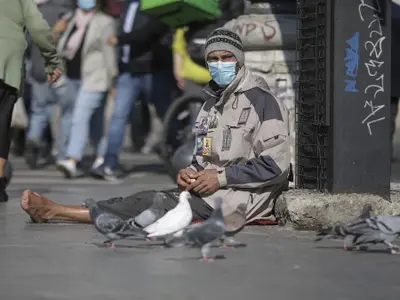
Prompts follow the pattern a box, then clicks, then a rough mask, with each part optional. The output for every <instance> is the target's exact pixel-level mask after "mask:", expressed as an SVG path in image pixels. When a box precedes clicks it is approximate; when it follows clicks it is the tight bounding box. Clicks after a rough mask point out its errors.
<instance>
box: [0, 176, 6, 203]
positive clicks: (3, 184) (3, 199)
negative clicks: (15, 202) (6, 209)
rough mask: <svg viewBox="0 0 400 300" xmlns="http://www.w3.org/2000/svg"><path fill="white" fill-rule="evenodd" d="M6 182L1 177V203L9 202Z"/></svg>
mask: <svg viewBox="0 0 400 300" xmlns="http://www.w3.org/2000/svg"><path fill="white" fill-rule="evenodd" d="M6 186H7V185H6V180H5V179H4V177H0V202H7V201H8V195H7V192H6Z"/></svg>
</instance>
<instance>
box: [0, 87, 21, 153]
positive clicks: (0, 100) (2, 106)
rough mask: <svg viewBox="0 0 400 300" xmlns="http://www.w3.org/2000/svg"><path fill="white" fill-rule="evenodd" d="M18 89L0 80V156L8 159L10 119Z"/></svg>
mask: <svg viewBox="0 0 400 300" xmlns="http://www.w3.org/2000/svg"><path fill="white" fill-rule="evenodd" d="M17 99H18V90H17V89H15V88H13V87H11V86H9V85H8V84H6V83H4V81H2V80H0V158H4V159H8V153H9V152H10V144H11V129H10V125H11V119H12V113H13V109H14V104H15V102H16V101H17Z"/></svg>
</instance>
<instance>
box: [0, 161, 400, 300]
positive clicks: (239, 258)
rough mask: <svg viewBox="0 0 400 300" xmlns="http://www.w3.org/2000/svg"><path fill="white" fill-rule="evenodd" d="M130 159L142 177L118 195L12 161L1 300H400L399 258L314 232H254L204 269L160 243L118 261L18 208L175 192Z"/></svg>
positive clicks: (4, 210) (128, 244) (97, 239)
mask: <svg viewBox="0 0 400 300" xmlns="http://www.w3.org/2000/svg"><path fill="white" fill-rule="evenodd" d="M124 159H125V161H126V162H128V163H129V164H132V165H133V166H134V168H133V170H134V171H135V172H133V173H132V174H131V176H130V177H129V178H127V179H126V181H125V182H124V183H122V184H119V185H116V184H110V183H106V182H102V181H96V180H93V179H90V178H85V179H80V180H73V181H67V180H64V179H63V178H62V177H61V175H60V174H59V173H58V172H57V171H56V170H55V169H54V168H53V167H48V168H45V169H43V170H39V171H30V170H27V168H26V167H25V165H24V163H23V161H22V160H21V159H12V161H13V165H14V167H15V169H16V170H15V176H14V180H13V182H12V184H11V186H10V187H9V193H10V195H11V196H12V199H11V200H10V201H9V202H8V203H6V204H1V205H0V237H1V243H0V299H5V300H6V299H7V300H11V299H20V300H24V299H29V300H39V299H40V300H44V299H54V300H56V299H57V300H58V299H60V300H61V299H68V300H75V299H76V300H90V299H96V300H103V299H104V300H105V299H113V300H116V299H124V300H126V299H133V300H163V299H166V300H167V299H171V300H205V299H213V300H214V299H232V300H244V299H274V300H286V299H312V300H314V299H324V300H331V299H332V300H345V299H348V300H357V299H360V300H361V299H363V300H365V299H371V300H378V299H384V300H391V299H396V300H397V299H399V297H400V284H399V279H398V278H399V277H398V274H399V267H400V255H389V254H387V253H384V252H379V251H378V252H371V253H354V252H345V251H343V250H342V249H341V243H340V242H335V241H328V242H323V243H320V244H315V243H314V242H313V241H312V239H313V234H312V233H309V232H294V231H292V230H290V229H288V228H277V227H249V228H247V229H245V231H244V232H243V233H241V234H240V235H239V236H238V239H239V240H240V242H242V243H244V244H245V245H246V246H245V247H243V248H237V249H219V248H215V249H213V250H212V254H213V255H217V256H218V257H220V259H218V260H217V261H216V262H214V263H202V262H200V261H198V260H197V258H198V257H199V255H200V253H199V252H198V251H197V250H196V249H162V248H160V245H158V244H157V243H146V242H142V241H125V242H123V243H121V244H120V245H119V246H118V247H117V249H116V250H115V251H113V250H111V249H105V248H103V247H99V246H98V245H99V244H100V243H101V242H102V241H103V239H102V237H101V236H100V235H99V234H98V233H97V232H96V231H95V230H94V229H93V228H92V227H91V226H90V225H77V224H62V223H53V224H32V223H30V221H29V219H28V218H27V216H26V215H25V214H24V212H23V211H22V210H21V209H20V207H19V197H20V195H21V192H22V191H23V190H24V189H26V188H30V189H32V190H36V191H39V192H41V193H44V194H45V195H46V196H47V197H49V198H50V199H53V200H56V201H57V202H61V203H68V204H78V205H80V204H81V203H82V201H83V200H84V199H85V198H87V197H95V199H104V198H108V197H112V196H123V195H128V194H131V193H134V192H137V191H140V190H144V189H163V188H169V187H172V186H173V185H172V182H171V181H170V180H169V178H168V177H167V176H166V175H165V173H163V169H162V166H161V165H159V164H158V161H157V158H156V157H154V156H140V155H128V154H127V155H125V156H124ZM157 164H158V165H157ZM146 170H147V171H146Z"/></svg>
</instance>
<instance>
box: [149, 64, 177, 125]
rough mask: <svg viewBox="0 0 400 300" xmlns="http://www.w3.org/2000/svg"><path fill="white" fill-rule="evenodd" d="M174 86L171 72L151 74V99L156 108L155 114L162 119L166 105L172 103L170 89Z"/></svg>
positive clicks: (166, 108)
mask: <svg viewBox="0 0 400 300" xmlns="http://www.w3.org/2000/svg"><path fill="white" fill-rule="evenodd" d="M173 88H174V79H173V75H172V72H168V71H163V72H155V73H153V74H152V84H151V91H150V92H151V99H150V101H151V102H152V103H153V104H154V106H155V107H156V110H157V114H158V116H159V117H160V118H161V119H164V116H165V113H166V112H167V110H168V107H169V106H170V105H171V103H172V91H173Z"/></svg>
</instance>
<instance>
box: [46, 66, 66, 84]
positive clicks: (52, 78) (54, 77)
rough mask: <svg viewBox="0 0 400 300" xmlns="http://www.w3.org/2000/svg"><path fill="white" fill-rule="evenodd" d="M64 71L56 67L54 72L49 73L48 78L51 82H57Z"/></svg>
mask: <svg viewBox="0 0 400 300" xmlns="http://www.w3.org/2000/svg"><path fill="white" fill-rule="evenodd" d="M61 74H62V72H61V71H60V70H59V69H55V70H54V72H53V73H52V74H47V80H48V81H50V82H53V83H54V82H56V81H57V80H58V78H60V76H61Z"/></svg>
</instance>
